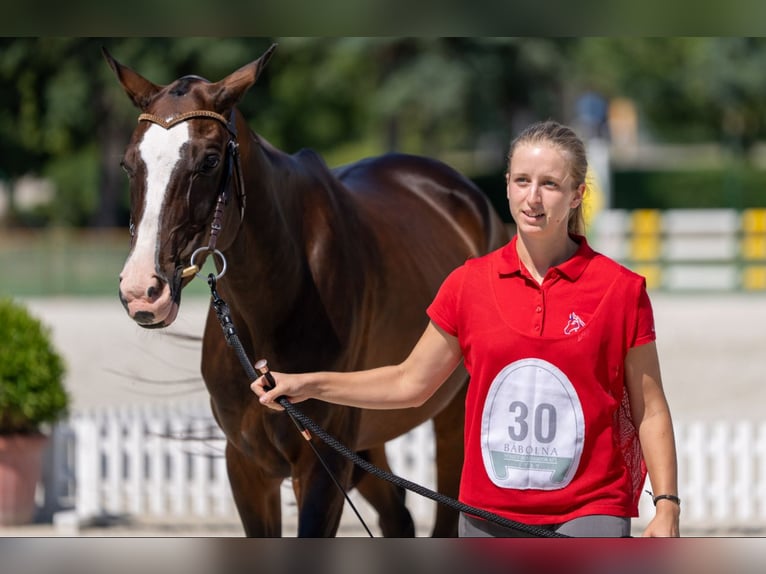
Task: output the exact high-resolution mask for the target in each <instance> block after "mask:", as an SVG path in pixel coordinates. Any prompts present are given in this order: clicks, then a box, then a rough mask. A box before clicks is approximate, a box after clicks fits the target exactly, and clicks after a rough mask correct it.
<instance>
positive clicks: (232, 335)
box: [208, 273, 569, 538]
mask: <svg viewBox="0 0 766 574" xmlns="http://www.w3.org/2000/svg"><path fill="white" fill-rule="evenodd" d="M208 285H209V286H210V293H211V295H212V300H211V306H212V307H213V310H214V311H215V313H216V316H217V317H218V320H219V322H220V323H221V328H222V329H223V334H224V337H225V338H226V343H227V344H228V345H229V346H230V347H231V348H232V349H233V350H234V352H235V353H236V355H237V357H238V358H239V361H240V363H242V367H243V368H244V369H245V373H246V374H247V376H248V378H249V380H251V381H254V380H256V379H257V378H258V377H259V376H261V375H265V376H266V378H267V380H268V381H269V382H270V383H271V384H272V385H273V384H274V383H273V381H274V379H273V377H272V376H271V373H269V372H268V370H263V369H256V368H255V367H254V366H253V364H252V363H251V362H250V360H249V358H248V356H247V353H246V352H245V350H244V348H243V347H242V343H241V342H240V340H239V337H238V336H237V330H236V329H235V327H234V323H233V322H232V320H231V315H230V312H229V307H228V305H227V304H226V302H225V301H224V300H223V299H221V297H220V296H219V295H218V292H217V291H216V277H215V275H213V274H212V273H211V274H209V275H208ZM276 401H277V402H278V403H279V404H280V405H281V406H282V407H283V408H284V409H285V411H286V412H287V414H288V415H289V417H290V418H291V419H292V421H293V423H294V424H295V426H296V427H297V428H298V431H299V432H300V433H301V434H302V435H303V438H305V439H306V442H308V444H309V445H310V446H311V449H312V450H313V451H314V453H315V454H316V456H317V458H318V459H319V461H320V462H321V463H322V466H324V468H325V470H326V471H327V473H328V474H329V475H330V477H331V478H332V480H333V482H334V483H335V485H336V486H337V487H338V489H339V490H340V491H341V492H342V493H343V496H344V497H345V498H346V501H347V502H348V503H349V505H350V506H351V508H352V509H353V511H354V513H355V514H356V516H357V517H358V518H359V521H360V522H361V523H362V526H364V529H365V530H366V531H367V534H368V535H369V536H370V537H371V538H372V537H373V535H372V532H370V529H369V528H368V527H367V525H366V524H365V522H364V520H363V519H362V517H361V515H360V514H359V512H358V511H357V509H356V507H355V506H354V504H353V503H352V502H351V499H350V498H349V496H348V493H347V492H346V491H345V489H344V488H343V486H341V484H340V483H339V482H338V480H337V478H336V477H335V476H334V475H333V473H332V471H331V470H330V468H329V467H328V466H327V464H326V463H325V461H324V459H322V456H321V455H320V453H319V451H317V449H316V447H315V446H314V445H313V444H312V442H311V435H310V434H309V431H311V432H312V433H314V434H315V435H316V436H318V437H319V438H320V439H322V441H323V442H324V443H325V444H327V445H328V446H329V447H331V448H332V449H333V450H335V451H336V452H337V453H339V454H341V455H343V456H345V457H346V458H348V459H349V460H351V462H353V463H354V464H356V465H357V466H358V467H360V468H362V469H363V470H365V471H367V472H369V473H370V474H372V475H374V476H376V477H378V478H382V479H383V480H387V481H388V482H391V483H393V484H395V485H396V486H399V487H402V488H406V489H407V490H411V491H412V492H414V493H416V494H420V495H421V496H424V497H426V498H430V499H431V500H434V501H436V502H438V503H440V504H444V505H446V506H448V507H450V508H452V509H454V510H457V511H459V512H463V513H466V514H470V515H472V516H476V517H479V518H483V519H485V520H489V521H491V522H494V523H496V524H499V525H501V526H504V527H506V528H512V529H515V530H520V531H523V532H526V533H527V534H530V535H532V536H537V537H543V538H569V536H567V535H565V534H561V533H559V532H555V531H551V530H546V529H545V528H540V527H537V526H533V525H529V524H523V523H521V522H515V521H513V520H509V519H507V518H505V517H503V516H498V515H497V514H493V513H492V512H488V511H486V510H483V509H481V508H476V507H473V506H469V505H467V504H464V503H462V502H460V501H458V500H455V499H453V498H450V497H448V496H445V495H443V494H441V493H439V492H434V491H433V490H430V489H428V488H426V487H424V486H422V485H419V484H417V483H414V482H411V481H409V480H407V479H404V478H402V477H399V476H396V475H394V474H392V473H390V472H387V471H385V470H383V469H381V468H378V467H377V466H375V465H374V464H372V463H370V462H369V461H367V460H365V459H363V458H362V457H361V456H359V455H358V454H357V453H356V452H354V451H352V450H351V449H350V448H348V447H347V446H346V445H344V444H342V443H341V442H339V441H338V440H337V439H336V438H335V437H333V436H332V435H330V434H329V433H327V432H326V431H325V430H324V429H323V428H321V427H320V426H319V425H317V424H316V423H315V422H314V421H313V420H311V419H310V418H309V417H307V416H306V415H305V414H303V413H302V412H301V411H300V410H299V409H298V408H297V407H296V406H295V405H294V404H292V403H291V402H290V401H288V400H287V398H286V397H278V398H277V399H276Z"/></svg>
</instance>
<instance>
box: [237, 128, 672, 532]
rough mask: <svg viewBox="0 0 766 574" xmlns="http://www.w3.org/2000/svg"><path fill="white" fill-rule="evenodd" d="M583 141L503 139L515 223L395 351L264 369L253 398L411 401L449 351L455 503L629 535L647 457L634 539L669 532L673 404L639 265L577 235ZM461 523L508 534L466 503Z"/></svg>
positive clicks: (539, 522)
mask: <svg viewBox="0 0 766 574" xmlns="http://www.w3.org/2000/svg"><path fill="white" fill-rule="evenodd" d="M586 173H587V158H586V154H585V147H584V145H583V143H582V141H581V140H580V139H579V138H578V137H577V135H576V134H575V133H574V132H573V131H572V130H571V129H570V128H568V127H566V126H563V125H561V124H558V123H556V122H552V121H547V122H541V123H536V124H533V125H531V126H530V127H529V128H527V129H526V130H525V131H524V132H523V133H521V134H520V135H519V136H518V137H517V138H516V139H515V140H514V141H513V143H512V144H511V148H510V152H509V154H508V173H507V174H506V179H507V195H508V201H509V205H510V210H511V215H512V217H513V219H514V221H515V223H516V228H517V233H516V234H515V236H514V237H513V238H512V239H511V241H510V242H509V243H508V244H507V245H506V246H504V247H503V248H501V249H499V250H497V251H495V252H493V253H490V254H488V255H486V256H483V257H478V258H475V259H470V260H468V261H466V263H465V264H463V265H462V266H460V267H459V268H458V269H456V270H455V271H453V272H452V273H451V274H450V275H449V277H447V279H446V280H445V281H444V283H443V284H442V286H441V288H440V290H439V292H438V294H437V296H436V298H435V299H434V301H433V302H432V304H431V305H430V306H429V308H428V311H427V312H428V316H429V318H430V319H431V320H430V322H429V324H428V326H427V327H426V329H425V331H424V333H423V334H422V336H421V338H420V340H419V342H418V343H417V344H416V346H415V347H414V349H413V350H412V352H411V353H410V355H409V356H408V357H407V358H406V359H405V360H404V361H403V362H402V363H400V364H398V365H391V366H385V367H381V368H376V369H371V370H366V371H358V372H351V373H331V372H320V373H307V374H298V375H287V374H282V373H274V377H275V379H276V387H275V388H274V389H272V390H270V391H266V389H265V387H264V380H263V378H259V379H258V380H256V381H255V382H253V383H252V385H251V388H252V390H253V392H255V393H256V394H257V395H258V396H259V398H260V402H261V403H262V404H264V405H267V406H269V407H271V408H276V409H281V407H280V406H279V405H278V404H277V403H276V402H275V399H276V398H277V397H280V396H286V397H287V398H288V399H289V400H290V401H291V402H300V401H303V400H306V399H308V398H315V399H321V400H324V401H329V402H334V403H339V404H345V405H350V406H356V407H363V408H380V409H385V408H401V407H409V406H417V405H420V404H421V403H423V402H424V401H425V400H427V399H428V398H429V397H430V396H431V395H432V394H433V393H434V391H435V390H436V389H437V388H438V387H439V385H441V384H442V383H443V382H444V381H445V380H446V379H447V377H448V376H449V375H450V373H452V371H453V370H454V369H455V368H456V367H457V365H458V364H459V363H460V361H461V360H462V361H464V362H465V366H466V368H467V370H468V372H469V374H470V375H471V382H470V383H469V388H468V396H467V398H466V428H465V441H466V443H465V461H464V465H463V472H462V477H461V485H460V499H461V501H462V502H464V503H466V504H468V505H471V506H474V507H478V508H482V509H486V510H487V511H490V512H492V513H495V514H498V515H500V516H504V517H506V518H508V519H510V520H513V521H515V522H520V523H523V524H530V525H535V526H537V527H541V528H545V529H549V530H551V531H556V532H559V533H561V534H566V535H569V536H628V535H630V519H631V517H633V516H637V514H638V499H639V496H640V494H641V488H642V485H643V483H644V478H645V476H646V472H647V470H648V473H649V478H650V480H651V483H652V485H653V489H654V491H655V492H656V493H658V494H657V496H655V497H654V502H655V506H656V513H655V516H654V518H653V519H652V520H651V522H650V523H649V524H648V526H647V528H646V529H645V531H644V533H643V534H644V535H645V536H678V535H679V514H680V500H679V499H678V497H677V463H676V452H675V443H674V437H673V426H672V419H671V416H670V411H669V408H668V404H667V401H666V398H665V394H664V391H663V388H662V382H661V377H660V367H659V359H658V355H657V349H656V345H655V333H654V319H653V313H652V307H651V303H650V301H649V297H648V295H647V292H646V283H645V280H644V278H643V277H641V276H639V275H637V274H635V273H633V272H631V271H629V270H628V269H626V268H625V267H622V266H621V265H619V264H618V263H616V262H615V261H613V260H611V259H609V258H607V257H605V256H604V255H601V254H598V253H596V252H594V251H593V250H592V249H591V248H590V247H589V246H588V243H587V241H586V239H585V237H584V234H583V218H582V202H583V197H584V194H585V191H586ZM459 533H460V536H518V535H523V531H521V530H515V529H510V528H505V527H503V526H500V525H497V524H496V523H493V522H490V521H485V520H482V519H479V518H477V517H472V516H469V515H466V514H463V515H461V517H460V526H459Z"/></svg>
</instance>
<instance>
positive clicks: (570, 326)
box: [564, 311, 585, 335]
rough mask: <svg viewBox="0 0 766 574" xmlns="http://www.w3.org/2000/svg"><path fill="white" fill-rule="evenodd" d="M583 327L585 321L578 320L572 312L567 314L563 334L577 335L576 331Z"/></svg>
mask: <svg viewBox="0 0 766 574" xmlns="http://www.w3.org/2000/svg"><path fill="white" fill-rule="evenodd" d="M583 327H585V321H583V320H582V319H580V317H578V316H577V313H575V312H574V311H572V312H571V313H570V314H569V322H568V323H567V326H566V327H564V334H565V335H571V334H572V333H577V331H579V330H580V329H582V328H583Z"/></svg>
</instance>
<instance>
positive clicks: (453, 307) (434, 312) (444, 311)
mask: <svg viewBox="0 0 766 574" xmlns="http://www.w3.org/2000/svg"><path fill="white" fill-rule="evenodd" d="M464 278H465V265H461V266H460V267H458V268H457V269H455V270H454V271H452V272H451V273H450V274H449V275H448V276H447V278H446V279H445V280H444V282H443V283H442V284H441V286H440V287H439V290H438V291H437V293H436V297H434V300H433V301H432V302H431V304H430V305H429V306H428V309H426V313H427V314H428V317H429V318H430V319H431V320H432V321H433V322H434V323H436V324H437V325H438V326H439V327H441V328H442V329H444V330H445V331H446V332H447V333H449V334H450V335H452V336H453V337H457V334H458V313H459V307H458V303H459V300H460V292H461V290H462V286H463V280H464Z"/></svg>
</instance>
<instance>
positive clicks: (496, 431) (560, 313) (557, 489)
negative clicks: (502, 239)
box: [428, 236, 655, 524]
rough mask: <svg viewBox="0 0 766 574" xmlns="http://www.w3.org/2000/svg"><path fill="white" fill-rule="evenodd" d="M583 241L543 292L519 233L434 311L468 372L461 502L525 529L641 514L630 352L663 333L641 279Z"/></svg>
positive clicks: (440, 298) (462, 273)
mask: <svg viewBox="0 0 766 574" xmlns="http://www.w3.org/2000/svg"><path fill="white" fill-rule="evenodd" d="M575 240H576V241H577V242H578V243H579V244H580V246H579V248H578V250H577V252H576V253H575V255H574V256H573V257H572V258H570V259H569V260H567V261H566V262H564V263H562V264H561V265H559V266H556V267H553V268H551V269H549V270H548V272H547V273H546V275H545V278H544V280H543V282H542V285H539V284H537V283H536V282H535V281H534V280H533V279H532V277H531V275H530V274H529V272H528V271H527V270H526V269H525V267H524V266H523V264H522V263H521V262H520V260H519V258H518V255H517V252H516V242H517V237H514V238H513V239H512V240H511V241H510V242H509V244H508V245H506V246H505V247H503V248H501V249H499V250H497V251H494V252H493V253H490V254H488V255H486V256H484V257H480V258H476V259H470V260H468V261H467V262H466V263H465V264H464V265H462V266H461V267H459V268H458V269H456V270H455V271H453V272H452V273H451V274H450V276H449V277H447V279H446V280H445V281H444V283H443V284H442V287H441V288H440V290H439V293H438V294H437V296H436V298H435V299H434V301H433V303H432V304H431V306H430V307H429V308H428V314H429V317H430V318H431V320H433V321H434V322H435V323H436V324H437V325H439V326H440V327H441V328H443V329H444V330H445V331H447V332H448V333H450V334H452V335H454V336H456V337H457V338H458V340H459V342H460V345H461V349H462V351H463V357H464V362H465V366H466V368H467V370H468V372H469V374H470V375H471V382H470V384H469V389H468V396H467V398H466V430H465V441H466V456H465V461H464V466H463V475H462V479H461V489H460V497H461V500H462V501H463V502H465V503H466V504H469V505H472V506H477V507H480V508H484V509H486V510H489V511H491V512H495V513H497V514H500V515H503V516H506V517H507V518H510V519H512V520H519V521H522V522H526V523H529V524H546V523H558V522H565V521H567V520H571V519H573V518H577V517H579V516H584V515H588V514H609V515H613V516H635V515H637V510H638V506H637V503H638V496H639V494H640V489H641V487H642V485H643V479H644V477H645V468H644V466H643V460H642V459H641V455H640V447H639V444H638V439H637V436H636V433H635V429H634V428H633V426H632V423H631V421H630V413H629V404H628V402H627V394H626V393H625V380H624V360H625V355H626V353H627V351H628V349H630V348H631V347H634V346H637V345H641V344H645V343H648V342H650V341H652V340H654V338H655V335H654V322H653V315H652V308H651V304H650V302H649V298H648V295H647V293H646V287H645V281H644V279H643V277H641V276H639V275H637V274H635V273H633V272H631V271H630V270H628V269H627V268H625V267H623V266H621V265H619V264H617V263H616V262H615V261H613V260H611V259H609V258H607V257H605V256H603V255H601V254H598V253H596V252H594V251H593V250H592V249H591V248H590V247H589V246H588V244H587V241H586V240H585V238H584V237H580V236H577V237H575Z"/></svg>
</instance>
